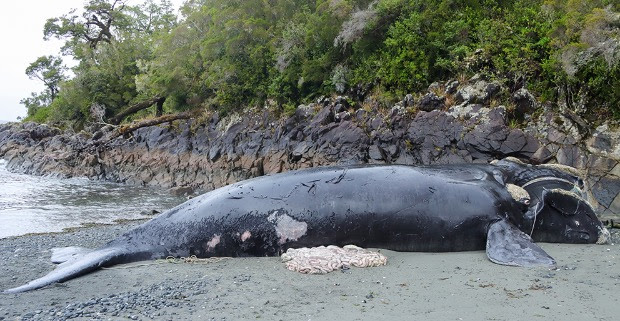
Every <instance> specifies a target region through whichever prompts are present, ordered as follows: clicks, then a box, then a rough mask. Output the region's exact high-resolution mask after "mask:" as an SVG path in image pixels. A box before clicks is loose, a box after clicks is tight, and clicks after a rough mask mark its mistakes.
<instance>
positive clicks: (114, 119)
mask: <svg viewBox="0 0 620 321" xmlns="http://www.w3.org/2000/svg"><path fill="white" fill-rule="evenodd" d="M165 100H166V98H165V97H153V98H151V99H148V100H145V101H142V102H139V103H137V104H135V105H133V106H130V107H129V108H127V109H125V110H123V111H121V112H120V113H118V114H116V115H115V116H114V117H112V118H111V119H110V123H112V124H114V125H118V124H120V122H121V121H122V120H123V118H125V117H127V116H129V115H131V114H133V113H135V112H138V111H140V110H142V109H146V108H149V107H151V106H152V105H153V104H155V103H156V104H157V114H158V115H157V116H161V110H162V108H163V105H164V101H165Z"/></svg>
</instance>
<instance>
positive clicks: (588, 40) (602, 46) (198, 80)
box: [22, 0, 620, 128]
mask: <svg viewBox="0 0 620 321" xmlns="http://www.w3.org/2000/svg"><path fill="white" fill-rule="evenodd" d="M43 34H44V37H45V38H46V39H50V38H58V39H62V40H63V41H64V46H63V47H62V50H61V52H58V53H50V55H48V56H43V57H40V58H38V59H37V60H36V61H34V62H33V63H32V64H31V65H30V66H28V68H27V69H26V73H27V74H28V76H30V77H31V78H33V79H39V80H40V81H42V82H43V83H44V84H45V90H44V91H43V92H40V93H33V94H32V96H31V97H28V98H24V99H23V100H22V103H23V104H24V105H25V106H26V107H27V108H28V117H27V120H34V121H37V122H48V123H55V124H59V125H61V126H71V127H74V128H81V127H83V126H85V125H87V124H88V123H91V122H100V123H104V122H105V123H113V124H119V123H121V122H124V121H128V120H134V119H141V118H144V117H146V116H147V115H155V116H161V117H163V116H162V115H164V114H179V115H188V114H187V113H188V112H204V111H218V112H219V113H222V114H225V113H229V112H241V111H244V110H246V109H247V108H249V107H255V106H268V107H269V108H272V109H273V110H274V111H277V112H291V111H293V110H294V109H295V107H296V106H297V105H298V104H300V103H303V102H305V101H308V100H311V99H314V98H316V97H318V96H321V95H331V94H348V95H349V96H351V97H354V98H355V99H361V98H360V97H363V96H374V97H375V98H379V99H381V100H384V101H396V100H397V99H398V98H401V97H403V96H404V95H406V94H409V93H415V92H419V91H421V90H423V89H425V88H427V87H428V86H429V84H431V83H433V82H435V81H440V80H448V79H466V78H467V77H470V76H472V75H473V74H476V73H477V74H481V75H482V76H484V77H486V78H489V79H492V80H494V81H497V82H499V83H501V84H502V85H503V87H504V88H507V89H508V90H509V91H510V92H511V93H512V92H515V91H517V90H519V89H521V88H526V89H528V90H529V91H530V92H532V93H534V95H535V96H536V97H537V98H538V99H539V100H541V101H543V102H546V103H548V105H550V106H556V107H558V106H564V107H568V108H570V109H571V110H572V111H574V112H575V113H577V114H579V115H580V116H582V117H584V118H586V119H589V120H594V119H601V118H603V119H616V120H620V89H619V88H620V2H618V1H615V0H589V1H581V0H568V1H566V0H514V1H513V0H511V1H507V0H466V1H456V0H316V1H300V0H188V1H186V2H185V4H184V5H183V6H182V7H181V9H180V10H179V12H178V13H177V12H175V10H174V8H173V7H172V4H171V3H170V2H169V1H166V0H163V1H154V0H146V1H144V2H142V3H137V2H135V1H134V2H131V1H122V0H89V1H88V2H86V4H85V5H84V7H83V8H78V9H76V10H73V11H71V12H69V13H67V14H65V15H63V16H60V17H52V18H50V19H49V20H48V21H47V23H46V24H45V27H44V30H43ZM61 55H65V56H70V57H71V58H73V59H74V60H75V61H76V62H77V64H76V65H75V66H74V67H72V68H71V69H70V70H69V69H68V68H66V67H65V66H64V65H63V63H62V60H61V59H60V56H61ZM507 97H509V95H508V96H507ZM504 99H508V98H504Z"/></svg>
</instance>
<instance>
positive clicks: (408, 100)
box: [402, 94, 415, 107]
mask: <svg viewBox="0 0 620 321" xmlns="http://www.w3.org/2000/svg"><path fill="white" fill-rule="evenodd" d="M402 103H403V106H404V107H413V105H414V104H415V101H414V99H413V95H412V94H407V95H406V96H405V98H404V99H403V101H402Z"/></svg>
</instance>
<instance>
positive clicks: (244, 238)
mask: <svg viewBox="0 0 620 321" xmlns="http://www.w3.org/2000/svg"><path fill="white" fill-rule="evenodd" d="M250 237H252V233H250V231H245V232H243V234H241V242H245V241H247V240H248V239H249V238H250Z"/></svg>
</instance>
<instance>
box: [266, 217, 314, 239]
mask: <svg viewBox="0 0 620 321" xmlns="http://www.w3.org/2000/svg"><path fill="white" fill-rule="evenodd" d="M277 213H278V212H277V211H276V212H273V213H272V214H271V215H269V217H267V221H268V222H270V223H275V225H276V226H275V227H276V234H277V235H278V237H279V238H280V241H279V243H280V244H284V243H286V242H287V241H297V240H298V239H299V238H300V237H302V236H304V235H306V232H307V231H308V223H306V222H301V221H298V220H296V219H294V218H292V217H290V216H288V215H280V216H277Z"/></svg>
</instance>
